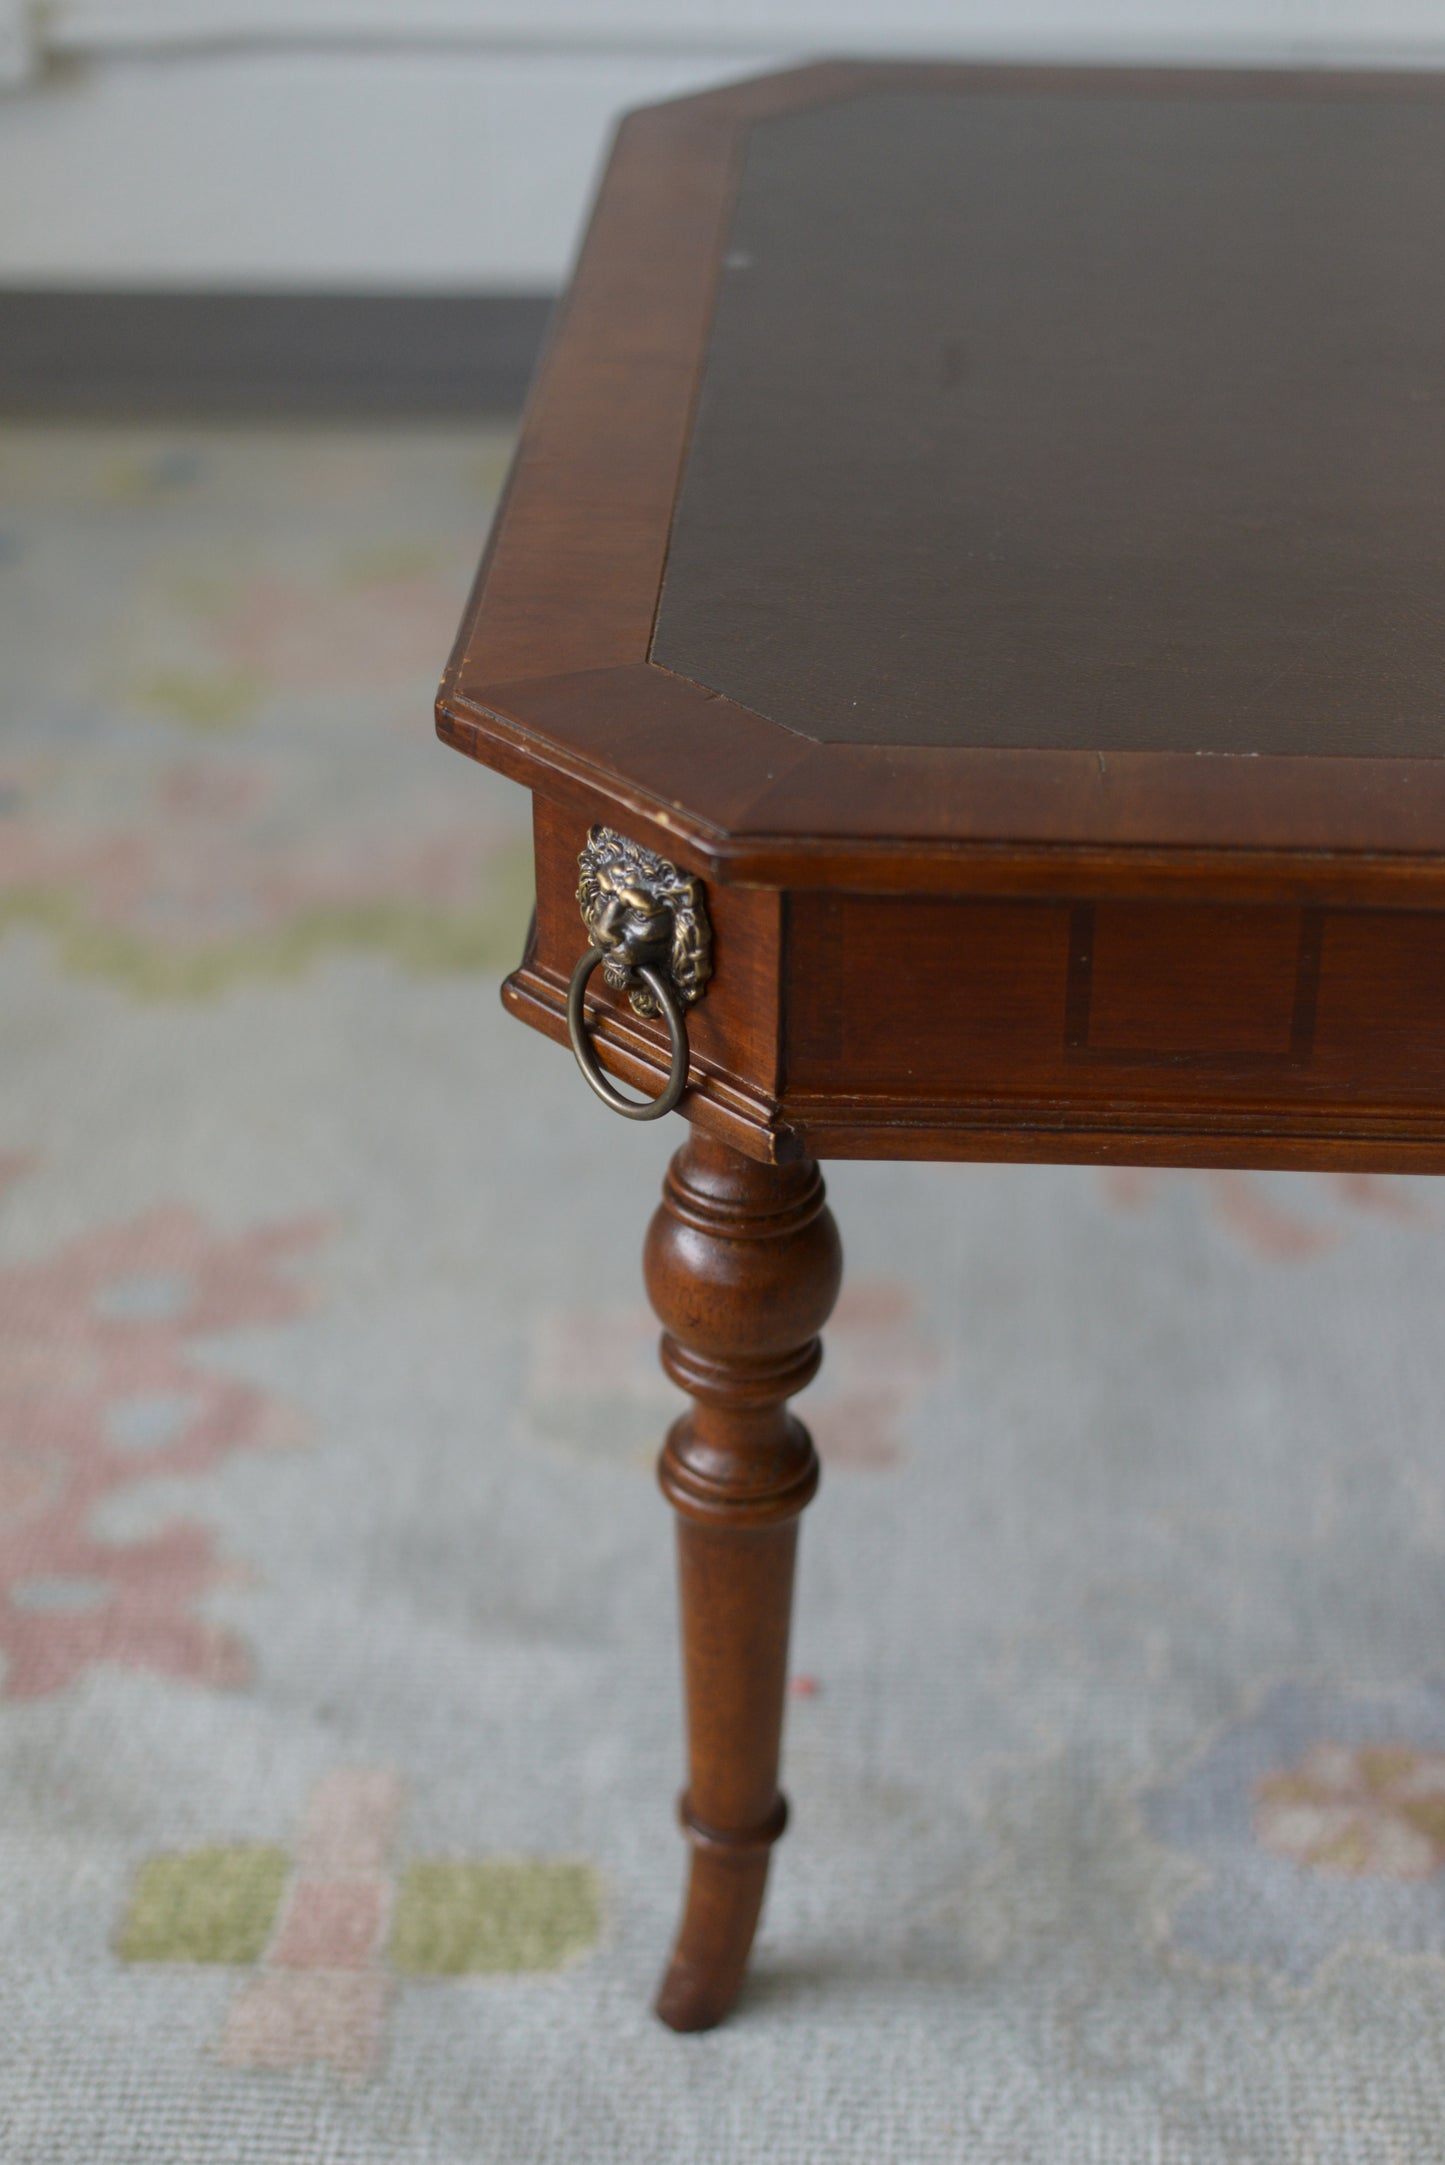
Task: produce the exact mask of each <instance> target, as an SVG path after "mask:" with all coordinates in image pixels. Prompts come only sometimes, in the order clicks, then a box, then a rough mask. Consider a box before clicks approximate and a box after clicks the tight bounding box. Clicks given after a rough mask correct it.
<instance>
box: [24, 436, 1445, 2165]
mask: <svg viewBox="0 0 1445 2165" xmlns="http://www.w3.org/2000/svg"><path fill="white" fill-rule="evenodd" d="M506 448H507V446H506V441H505V436H504V433H503V432H501V431H497V432H492V433H489V432H487V431H486V430H474V431H458V430H449V431H445V432H438V431H426V430H420V429H417V430H402V431H394V432H389V433H385V432H384V433H371V434H361V433H346V432H326V431H311V432H296V433H285V432H279V431H277V432H269V433H268V432H264V431H252V432H246V431H237V432H210V431H195V430H174V431H152V432H136V431H121V430H110V429H103V428H94V429H85V430H73V431H72V430H64V429H36V430H12V431H8V432H5V433H4V434H3V435H0V476H3V490H0V497H3V509H0V626H3V651H4V656H5V675H4V685H3V695H0V696H3V713H0V721H3V732H0V925H3V934H0V1043H3V1073H4V1088H3V1091H0V2156H3V2158H4V2159H5V2161H6V2165H71V2161H74V2165H154V2161H157V2160H165V2161H170V2160H175V2161H177V2165H302V2161H307V2165H310V2161H312V2160H315V2161H318V2165H319V2161H322V2160H325V2161H328V2165H330V2161H336V2165H381V2161H385V2165H396V2161H399V2160H405V2161H415V2165H534V2161H535V2165H754V2161H758V2165H762V2161H767V2165H815V2161H821V2160H828V2161H830V2165H943V2161H947V2165H1040V2161H1047V2165H1425V2161H1427V2160H1435V2159H1438V2158H1439V2157H1440V2155H1441V2135H1440V2128H1441V2125H1442V2122H1445V2070H1442V2054H1441V2049H1440V2040H1441V2037H1442V2035H1445V1456H1442V1449H1441V1443H1440V1428H1441V1419H1440V1409H1441V1406H1442V1403H1445V1333H1442V1331H1441V1327H1440V1316H1441V1313H1442V1307H1445V1193H1442V1191H1440V1190H1439V1189H1437V1188H1436V1187H1435V1186H1434V1185H1433V1184H1431V1183H1429V1182H1425V1181H1417V1182H1410V1181H1373V1180H1364V1179H1355V1178H1350V1179H1326V1178H1310V1177H1302V1176H1295V1177H1279V1178H1274V1177H1264V1176H1246V1175H1242V1174H1241V1175H1226V1174H1220V1175H1212V1176H1211V1175H1186V1174H1123V1173H1116V1174H1113V1175H1101V1174H1099V1173H1096V1172H1093V1171H1086V1170H1078V1171H1076V1170H1070V1169H1061V1170H1050V1169H1036V1168H1022V1169H1010V1168H1002V1167H988V1168H968V1167H951V1168H929V1167H921V1166H920V1167H907V1166H903V1167H889V1166H866V1165H862V1166H852V1165H843V1166H837V1167H834V1168H832V1169H831V1171H830V1180H831V1186H832V1190H833V1195H834V1200H835V1204H836V1207H837V1210H838V1214H839V1217H840V1220H841V1223H842V1227H843V1233H844V1238H845V1243H846V1245H847V1248H848V1255H849V1282H848V1290H847V1292H846V1294H845V1296H844V1299H843V1302H842V1304H841V1306H840V1309H839V1312H838V1316H837V1319H836V1323H835V1325H834V1327H833V1329H832V1331H831V1333H830V1337H829V1352H828V1359H827V1363H826V1366H825V1369H824V1373H823V1376H822V1378H821V1380H820V1382H819V1383H818V1384H817V1385H816V1386H815V1387H814V1389H813V1391H811V1392H810V1393H809V1394H808V1397H807V1400H806V1401H805V1403H804V1411H805V1412H806V1413H807V1415H808V1417H809V1419H810V1420H811V1421H812V1423H813V1425H814V1428H815V1431H816V1434H817V1437H818V1441H819V1446H820V1449H821V1451H822V1454H823V1458H824V1463H825V1479H824V1483H823V1489H822V1492H821V1494H820V1497H819V1499H818V1501H817V1503H816V1504H815V1505H814V1506H813V1507H812V1509H811V1510H810V1512H809V1514H808V1519H807V1522H806V1526H805V1531H804V1550H803V1570H802V1582H801V1588H800V1598H799V1617H798V1628H797V1635H796V1645H795V1666H794V1676H793V1686H792V1694H791V1702H790V1715H789V1720H790V1732H789V1743H788V1784H789V1788H790V1790H791V1793H792V1797H793V1803H794V1819H793V1827H792V1831H791V1832H790V1834H789V1836H788V1838H787V1840H786V1842H785V1843H784V1844H783V1846H782V1848H781V1849H780V1851H779V1852H778V1857H777V1864H776V1871H775V1881H774V1891H773V1895H772V1898H771V1903H770V1907H769V1910H768V1913H767V1917H766V1919H765V1923H764V1929H763V1933H762V1936H761V1938H760V1942H759V1946H758V1951H757V1957H756V1962H755V1967H754V1972H753V1975H752V1978H751V1981H750V1983H749V1985H748V1987H747V1989H746V1992H745V1995H744V1998H743V2000H742V2003H741V2005H740V2007H739V2009H738V2011H737V2014H736V2016H735V2018H734V2019H733V2021H732V2022H731V2023H730V2024H729V2025H728V2026H727V2027H726V2028H724V2029H722V2030H720V2031H718V2032H716V2033H714V2034H713V2035H711V2036H707V2037H701V2038H689V2039H678V2038H674V2037H672V2036H671V2035H669V2034H668V2033H666V2032H665V2031H663V2030H661V2029H660V2028H659V2027H658V2026H657V2025H656V2024H655V2022H654V2021H653V2020H652V2018H651V2016H650V2015H649V2013H648V2011H647V2002H648V1998H649V1995H650V1991H651V1988H652V1986H653V1983H654V1981H655V1976H656V1973H657V1970H658V1968H659V1966H660V1963H661V1959H662V1955H663V1952H664V1949H665V1946H666V1942H667V1938H668V1933H669V1929H670V1926H671V1923H672V1921H673V1914H674V1907H675V1903H676V1900H677V1896H678V1893H679V1889H680V1883H681V1873H682V1856H681V1845H680V1842H679V1840H678V1838H677V1837H676V1834H675V1831H674V1829H673V1825H672V1819H671V1797H672V1794H673V1791H674V1789H675V1787H676V1785H677V1781H678V1777H679V1773H680V1755H681V1742H680V1720H679V1709H678V1702H677V1674H676V1671H677V1664H676V1654H675V1648H674V1640H673V1608H672V1587H671V1557H670V1545H669V1534H668V1528H667V1524H666V1514H665V1511H664V1508H663V1506H662V1504H661V1502H660V1500H659V1499H658V1497H657V1494H656V1491H655V1489H654V1487H653V1484H652V1480H651V1475H650V1470H649V1468H650V1460H651V1457H652V1454H653V1451H654V1449H655V1446H656V1443H657V1441H658V1439H659V1437H660V1434H661V1431H662V1428H663V1426H664V1425H665V1423H666V1421H667V1419H668V1417H669V1414H670V1411H671V1410H672V1405H673V1400H672V1396H671V1393H670V1390H669V1387H668V1386H667V1385H666V1384H665V1383H664V1382H663V1380H662V1378H661V1376H660V1373H659V1372H658V1370H657V1368H656V1365H655V1361H654V1357H653V1333H652V1328H651V1325H650V1323H649V1320H648V1317H647V1314H646V1311H645V1309H644V1307H643V1305H642V1303H641V1297H640V1291H639V1280H638V1272H637V1269H636V1264H635V1261H634V1258H635V1257H636V1255H637V1253H638V1249H639V1245H640V1241H641V1236H642V1231H643V1227H644V1225H645V1222H646V1219H647V1217H648V1215H649V1213H650V1210H651V1207H652V1202H653V1198H654V1195H655V1190H656V1184H657V1181H658V1179H659V1177H660V1174H661V1171H662V1166H663V1162H664V1159H665V1156H666V1153H667V1151H668V1149H669V1148H670V1147H671V1146H672V1144H673V1142H674V1141H675V1139H676V1137H675V1136H674V1135H669V1134H666V1133H653V1132H649V1131H646V1130H638V1131H634V1130H633V1129H631V1128H629V1127H627V1126H625V1124H624V1123H622V1122H618V1121H611V1120H609V1119H608V1118H607V1116H606V1115H605V1114H604V1113H603V1112H602V1111H601V1110H600V1108H598V1107H597V1106H596V1104H595V1103H594V1102H593V1100H592V1099H591V1098H590V1097H589V1096H588V1094H587V1093H586V1091H585V1090H584V1089H583V1088H582V1086H581V1084H580V1082H579V1080H578V1078H577V1076H576V1074H575V1072H574V1070H573V1069H572V1066H571V1063H570V1062H569V1061H568V1060H567V1059H566V1057H565V1055H562V1054H560V1053H559V1052H558V1051H557V1050H556V1048H554V1047H552V1046H550V1045H547V1044H544V1043H543V1042H541V1041H540V1040H538V1039H536V1038H534V1037H533V1036H532V1035H531V1034H530V1033H528V1032H527V1031H525V1030H522V1029H520V1028H518V1027H517V1026H516V1025H515V1024H513V1023H511V1022H509V1021H508V1020H507V1019H506V1018H505V1017H504V1016H503V1015H502V1013H501V1010H500V1008H499V1006H498V1004H497V999H496V985H497V980H498V977H499V975H500V973H501V970H502V968H503V967H504V966H505V965H506V963H507V962H508V961H509V960H510V959H511V958H512V957H513V956H514V955H515V954H516V952H517V951H518V950H519V947H520V942H521V938H522V930H523V926H524V923H525V918H526V911H527V906H528V900H529V895H528V879H529V871H528V867H529V851H528V830H527V817H526V806H525V803H524V801H523V799H522V797H521V795H520V793H518V792H514V791H512V790H511V789H509V788H508V787H507V786H506V785H504V784H502V783H500V782H498V781H496V780H494V779H493V778H492V777H490V776H488V775H486V774H484V773H483V772H482V771H481V770H480V769H478V768H475V767H473V766H471V765H469V764H468V763H467V762H464V761H462V760H461V759H458V758H457V757H456V756H455V755H454V754H452V753H449V752H446V751H444V750H442V749H441V748H440V747H439V746H437V745H436V744H435V742H434V741H433V739H432V736H431V728H430V715H429V708H430V700H431V695H432V690H433V686H434V683H435V679H436V675H437V673H438V670H439V667H440V664H441V662H442V660H443V658H444V656H445V653H446V649H447V646H448V643H449V641H450V637H451V633H452V629H453V626H454V623H455V620H456V617H457V614H458V612H459V608H460V605H461V601H462V598H463V595H464V592H465V588H466V585H467V582H468V579H469V577H470V574H471V570H472V567H473V564H474V562H475V558H476V554H477V551H478V548H479V546H480V542H481V539H482V536H483V532H484V529H485V525H486V522H487V518H488V515H489V512H490V508H491V505H492V503H493V501H494V498H495V494H496V490H497V488H498V486H499V483H500V479H501V473H502V468H503V464H504V460H505V453H506ZM673 1125H675V1124H673Z"/></svg>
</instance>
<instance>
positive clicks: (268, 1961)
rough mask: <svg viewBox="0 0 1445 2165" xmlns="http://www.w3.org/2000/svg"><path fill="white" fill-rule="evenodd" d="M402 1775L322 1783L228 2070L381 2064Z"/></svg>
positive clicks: (240, 2001) (227, 2043)
mask: <svg viewBox="0 0 1445 2165" xmlns="http://www.w3.org/2000/svg"><path fill="white" fill-rule="evenodd" d="M401 1805H402V1785H401V1780H400V1777H399V1776H397V1775H395V1774H392V1773H389V1772H387V1771H385V1770H379V1769H371V1768H352V1767H342V1768H338V1769H337V1770H336V1771H335V1772H334V1773H332V1774H328V1775H326V1776H325V1777H324V1778H323V1779H322V1780H321V1781H320V1782H318V1783H317V1785H316V1787H315V1789H313V1791H312V1792H311V1797H310V1801H309V1803H308V1804H307V1808H306V1819H305V1823H304V1825H303V1827H302V1830H301V1842H300V1849H299V1854H298V1856H297V1859H296V1864H295V1869H294V1870H293V1872H292V1875H291V1879H290V1883H289V1885H288V1887H287V1889H286V1893H285V1896H284V1897H283V1900H282V1902H281V1906H280V1911H279V1915H278V1918H277V1922H276V1928H275V1931H274V1933H273V1935H272V1938H271V1942H270V1945H269V1947H268V1948H267V1950H266V1953H265V1955H264V1956H263V1958H262V1964H261V1967H260V1968H259V1969H258V1970H257V1972H256V1974H255V1976H254V1977H252V1978H250V1979H248V1980H247V1982H246V1983H245V1984H244V1985H243V1986H242V1987H241V1989H240V1991H239V1992H238V1993H237V1995H236V1998H235V1999H234V2000H233V2001H232V2003H231V2011H230V2014H229V2016H228V2017H227V2020H226V2028H225V2032H224V2035H223V2036H222V2039H221V2058H222V2059H223V2060H224V2061H225V2062H226V2064H227V2065H228V2066H229V2067H277V2068H279V2067H304V2066H306V2065H307V2064H308V2063H309V2062H311V2061H317V2060H319V2061H324V2062H328V2063H329V2064H330V2065H331V2066H332V2067H333V2068H335V2070H336V2072H337V2073H338V2074H342V2075H352V2076H362V2075H367V2074H369V2073H370V2072H371V2070H372V2069H373V2068H374V2067H375V2065H376V2062H377V2057H378V2055H379V2053H380V2050H381V2038H382V2028H383V2025H384V2023H385V2020H386V2011H387V2007H388V2005H389V2003H390V1999H391V1991H392V1980H391V1975H390V1972H389V1971H388V1970H387V1969H386V1967H385V1966H384V1962H383V1956H384V1952H385V1948H386V1939H387V1930H388V1927H389V1925H390V1922H391V1904H392V1881H391V1879H390V1877H389V1875H388V1869H387V1868H388V1860H389V1857H390V1853H391V1845H392V1841H393V1839H394V1837H395V1834H396V1826H397V1820H398V1818H399V1816H400V1813H401Z"/></svg>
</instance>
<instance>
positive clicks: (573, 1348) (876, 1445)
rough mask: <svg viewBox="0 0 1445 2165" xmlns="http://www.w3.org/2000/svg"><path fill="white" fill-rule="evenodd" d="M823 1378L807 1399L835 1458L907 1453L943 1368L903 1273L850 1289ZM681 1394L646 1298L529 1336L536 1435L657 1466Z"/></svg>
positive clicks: (573, 1316)
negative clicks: (926, 1392) (915, 1416)
mask: <svg viewBox="0 0 1445 2165" xmlns="http://www.w3.org/2000/svg"><path fill="white" fill-rule="evenodd" d="M823 1343H824V1349H825V1350H824V1360H823V1368H822V1373H821V1377H820V1379H819V1381H818V1383H817V1384H816V1385H815V1386H814V1387H813V1388H812V1389H810V1390H809V1392H808V1393H807V1395H806V1397H805V1398H804V1399H803V1400H802V1401H801V1402H800V1410H801V1412H802V1415H803V1418H804V1419H805V1420H806V1421H807V1423H808V1426H809V1427H810V1428H811V1430H812V1431H813V1435H814V1437H815V1439H816V1442H817V1446H818V1452H819V1455H820V1457H821V1458H822V1459H823V1461H824V1463H825V1464H826V1465H828V1466H835V1467H843V1468H847V1469H848V1470H850V1471H861V1472H878V1471H883V1470H886V1469H887V1468H888V1467H891V1466H894V1465H896V1464H897V1463H898V1461H899V1460H900V1459H901V1457H902V1456H903V1451H904V1435H903V1423H904V1419H905V1416H906V1415H907V1412H908V1409H909V1407H910V1406H911V1404H912V1403H913V1400H914V1399H915V1398H916V1397H917V1395H918V1393H919V1392H920V1391H921V1390H923V1389H925V1388H926V1387H927V1385H928V1384H929V1383H930V1382H931V1381H932V1380H933V1378H934V1377H935V1376H936V1375H937V1374H938V1373H939V1371H940V1368H941V1365H942V1363H941V1357H940V1354H939V1349H938V1347H937V1346H936V1345H935V1344H934V1343H933V1341H932V1340H931V1339H930V1338H928V1337H927V1336H926V1335H925V1334H924V1333H923V1332H922V1331H921V1329H920V1328H919V1325H918V1322H917V1317H916V1296H915V1294H914V1291H913V1289H912V1287H911V1286H909V1285H907V1284H906V1283H905V1282H904V1281H902V1280H901V1279H892V1278H887V1279H884V1278H880V1279H863V1280H860V1281H859V1282H858V1283H857V1284H855V1285H850V1286H845V1287H844V1289H843V1292H842V1294H841V1295H840V1297H839V1301H838V1305H837V1308H836V1309H835V1310H834V1313H833V1317H832V1320H831V1321H830V1323H829V1325H828V1327H827V1329H826V1331H825V1332H824V1334H823ZM678 1404H679V1401H678V1394H677V1392H676V1391H675V1389H674V1388H673V1386H672V1385H671V1384H670V1383H669V1382H668V1381H667V1378H666V1377H665V1376H664V1375H663V1373H662V1370H661V1368H660V1366H659V1364H658V1358H657V1322H656V1319H655V1317H653V1316H652V1315H651V1314H650V1312H649V1311H648V1309H647V1308H645V1307H644V1306H642V1305H641V1304H640V1303H629V1304H627V1305H625V1306H623V1305H618V1306H615V1307H613V1306H604V1305H602V1304H600V1303H599V1304H592V1303H589V1304H588V1305H587V1306H586V1307H577V1308H565V1309H553V1310H551V1311H550V1312H548V1313H546V1314H544V1315H543V1316H542V1317H540V1318H539V1320H538V1323H537V1326H536V1328H535V1330H534V1332H533V1337H532V1346H531V1360H530V1364H529V1373H528V1381H527V1415H528V1420H529V1424H530V1426H531V1427H532V1429H533V1430H534V1432H536V1433H539V1434H541V1435H542V1436H544V1437H546V1438H547V1439H548V1440H549V1441H553V1442H557V1443H562V1444H565V1445H568V1446H570V1447H572V1448H576V1449H580V1450H585V1451H586V1452H588V1454H589V1455H593V1456H601V1457H609V1458H621V1459H625V1460H629V1459H630V1460H635V1461H636V1462H637V1463H638V1464H650V1463H651V1460H652V1459H653V1458H654V1457H655V1456H656V1453H657V1449H658V1446H659V1444H660V1443H661V1441H662V1436H663V1431H664V1429H665V1427H666V1425H667V1423H668V1421H669V1420H670V1419H672V1418H674V1417H675V1416H676V1413H677V1411H678Z"/></svg>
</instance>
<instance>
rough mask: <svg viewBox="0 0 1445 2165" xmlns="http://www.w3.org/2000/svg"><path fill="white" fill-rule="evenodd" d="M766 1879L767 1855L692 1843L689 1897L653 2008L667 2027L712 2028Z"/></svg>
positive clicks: (735, 1976)
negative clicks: (712, 1851)
mask: <svg viewBox="0 0 1445 2165" xmlns="http://www.w3.org/2000/svg"><path fill="white" fill-rule="evenodd" d="M767 1885H768V1858H767V1852H766V1851H764V1852H763V1854H762V1855H761V1856H754V1857H748V1858H746V1859H743V1860H741V1861H738V1860H735V1859H733V1858H731V1857H724V1856H716V1855H714V1856H709V1855H708V1854H707V1853H706V1852H704V1851H702V1850H697V1849H695V1850H694V1851H693V1853H692V1862H691V1864H690V1866H689V1868H688V1880H687V1902H686V1905H685V1907H684V1909H683V1913H682V1926H681V1929H680V1931H679V1932H678V1935H677V1945H676V1946H675V1947H674V1949H673V1951H672V1960H671V1961H670V1962H669V1963H668V1965H667V1972H666V1975H665V1976H664V1977H663V1980H662V1989H661V1991H660V1992H659V1993H658V1995H657V2012H658V2014H659V2015H660V2016H661V2017H662V2019H663V2021H664V2022H665V2023H666V2024H667V2026H668V2028H669V2029H670V2030H710V2029H712V2028H713V2026H714V2025H715V2024H716V2023H719V2022H721V2021H722V2018H723V2016H724V2015H725V2014H726V2013H727V2011H728V2009H729V2008H730V2007H731V2006H732V2003H733V2001H734V2000H735V1999H736V1998H737V1996H738V1987H739V1986H740V1985H741V1983H742V1981H743V1971H744V1970H745V1969H746V1968H747V1963H748V1955H749V1953H750V1951H751V1949H752V1944H753V1934H754V1932H756V1930H757V1928H758V1918H759V1916H760V1915H761V1914H762V1907H763V1896H764V1894H765V1893H766V1891H767Z"/></svg>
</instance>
